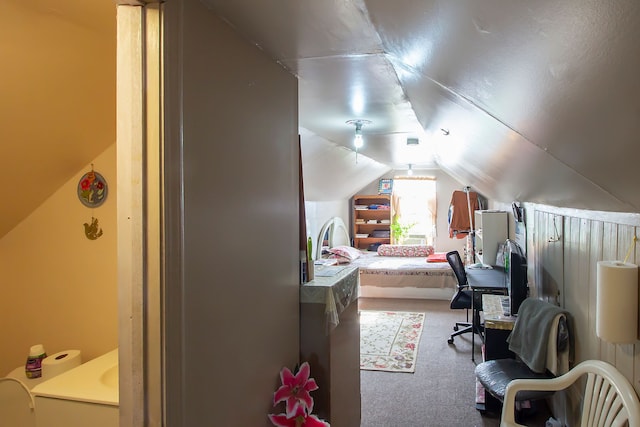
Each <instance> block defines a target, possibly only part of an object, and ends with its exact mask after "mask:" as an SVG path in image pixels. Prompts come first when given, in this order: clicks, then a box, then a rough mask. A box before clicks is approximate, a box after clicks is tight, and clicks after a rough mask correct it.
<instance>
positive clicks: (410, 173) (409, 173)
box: [407, 163, 413, 176]
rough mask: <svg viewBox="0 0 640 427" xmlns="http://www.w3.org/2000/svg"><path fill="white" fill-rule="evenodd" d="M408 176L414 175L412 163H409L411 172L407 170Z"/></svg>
mask: <svg viewBox="0 0 640 427" xmlns="http://www.w3.org/2000/svg"><path fill="white" fill-rule="evenodd" d="M407 175H409V176H411V175H413V168H412V167H411V163H409V170H407Z"/></svg>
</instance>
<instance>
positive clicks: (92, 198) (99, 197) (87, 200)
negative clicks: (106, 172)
mask: <svg viewBox="0 0 640 427" xmlns="http://www.w3.org/2000/svg"><path fill="white" fill-rule="evenodd" d="M107 193H108V187H107V181H106V180H105V179H104V178H103V176H102V175H100V174H99V173H98V172H95V171H94V170H93V165H91V172H87V173H85V174H84V175H82V178H80V182H78V198H79V199H80V202H81V203H82V204H83V205H85V206H86V207H88V208H97V207H98V206H100V205H102V204H103V203H104V201H105V200H107Z"/></svg>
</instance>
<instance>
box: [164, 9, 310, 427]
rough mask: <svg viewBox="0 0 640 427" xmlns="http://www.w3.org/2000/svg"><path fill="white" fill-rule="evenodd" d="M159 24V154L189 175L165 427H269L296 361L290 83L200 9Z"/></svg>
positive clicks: (178, 12)
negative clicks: (282, 375) (164, 130)
mask: <svg viewBox="0 0 640 427" xmlns="http://www.w3.org/2000/svg"><path fill="white" fill-rule="evenodd" d="M165 19H166V22H167V27H166V29H167V31H166V35H165V37H166V41H165V43H166V47H167V55H166V59H167V75H166V81H167V93H168V100H167V127H168V129H169V130H170V132H169V136H168V138H167V145H168V146H169V151H171V150H173V151H174V153H175V150H176V149H177V150H180V149H181V150H182V155H183V162H182V164H183V173H184V179H183V185H184V207H183V214H184V235H183V261H182V268H183V283H182V284H179V283H168V284H167V300H168V302H167V303H168V304H169V309H168V310H167V313H168V314H167V319H166V323H167V330H168V332H167V348H168V352H169V353H170V354H178V355H179V359H181V360H177V359H173V358H168V360H166V364H167V371H168V375H167V377H168V385H167V401H168V404H167V408H166V410H167V412H168V419H169V424H170V425H183V426H196V425H199V426H232V425H238V426H240V425H242V426H261V425H263V426H266V425H269V422H268V419H267V414H268V413H269V412H271V411H272V410H273V409H272V397H273V392H274V391H275V390H276V388H277V387H278V386H279V376H278V375H279V372H280V369H281V368H282V367H283V366H288V367H289V368H291V369H293V368H294V366H295V364H296V362H297V361H298V355H299V306H298V303H299V281H298V277H299V276H298V264H297V254H298V152H299V148H298V136H297V135H298V130H297V128H298V123H297V117H298V111H297V80H296V78H295V77H294V76H292V75H291V74H289V73H288V72H286V71H285V70H284V69H283V68H282V67H280V66H279V65H278V64H276V63H275V62H274V61H273V60H271V59H269V58H268V57H267V56H266V55H265V53H264V52H262V51H261V50H259V49H258V48H256V47H255V46H253V45H251V44H250V43H248V42H246V41H245V40H243V39H241V38H240V37H239V36H238V35H237V34H236V33H234V31H233V30H232V29H231V28H229V27H228V25H226V24H225V23H223V22H222V21H220V20H219V19H218V18H217V17H215V16H214V15H213V14H212V13H211V12H210V11H209V10H208V9H207V8H206V7H204V6H203V5H202V4H201V2H199V1H197V0H184V1H182V2H167V3H166V15H165ZM177 128H179V129H180V131H177V132H176V129H177ZM171 132H174V133H171ZM174 135H177V139H175V138H174ZM180 138H181V140H180ZM170 161H179V159H178V158H174V159H170ZM169 185H175V183H169ZM173 261H175V260H173ZM180 286H181V287H180ZM172 298H175V300H174V299H172ZM174 301H181V304H179V305H178V304H176V303H175V302H174ZM177 373H180V374H177Z"/></svg>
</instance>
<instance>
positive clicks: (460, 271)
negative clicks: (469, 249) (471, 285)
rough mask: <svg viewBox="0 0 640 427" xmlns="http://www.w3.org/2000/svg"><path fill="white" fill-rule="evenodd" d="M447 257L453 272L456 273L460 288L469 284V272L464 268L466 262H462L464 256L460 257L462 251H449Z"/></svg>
mask: <svg viewBox="0 0 640 427" xmlns="http://www.w3.org/2000/svg"><path fill="white" fill-rule="evenodd" d="M446 258H447V262H448V263H449V265H450V266H451V269H452V270H453V274H455V275H456V280H457V281H458V288H461V287H465V286H467V285H468V283H467V273H466V271H465V270H464V264H463V262H462V258H460V253H459V252H458V251H451V252H447V255H446Z"/></svg>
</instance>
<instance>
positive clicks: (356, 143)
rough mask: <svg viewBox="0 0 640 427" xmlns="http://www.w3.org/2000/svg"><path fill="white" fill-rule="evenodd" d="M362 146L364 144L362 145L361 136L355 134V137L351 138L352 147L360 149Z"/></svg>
mask: <svg viewBox="0 0 640 427" xmlns="http://www.w3.org/2000/svg"><path fill="white" fill-rule="evenodd" d="M363 144H364V143H363V142H362V135H360V134H356V137H355V138H353V145H354V146H355V147H356V148H360V147H362V145H363Z"/></svg>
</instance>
